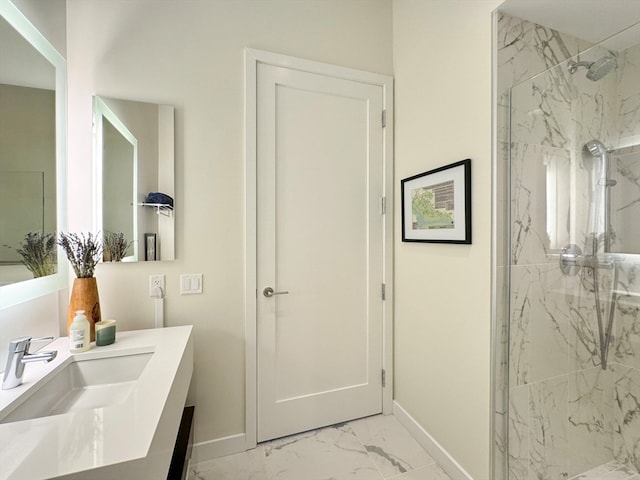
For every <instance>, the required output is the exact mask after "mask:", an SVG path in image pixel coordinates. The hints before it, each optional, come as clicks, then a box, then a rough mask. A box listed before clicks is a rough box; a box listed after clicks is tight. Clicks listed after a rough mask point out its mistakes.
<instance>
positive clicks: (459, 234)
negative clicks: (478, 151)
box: [400, 158, 471, 244]
mask: <svg viewBox="0 0 640 480" xmlns="http://www.w3.org/2000/svg"><path fill="white" fill-rule="evenodd" d="M400 186H401V192H402V193H401V196H402V241H403V242H429V243H466V244H470V243H471V160H470V159H468V158H467V159H466V160H461V161H459V162H455V163H452V164H450V165H445V166H444V167H440V168H436V169H435V170H429V171H428V172H424V173H421V174H419V175H414V176H413V177H409V178H405V179H404V180H402V181H401V185H400Z"/></svg>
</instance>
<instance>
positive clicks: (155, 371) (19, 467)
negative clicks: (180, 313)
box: [0, 326, 193, 480]
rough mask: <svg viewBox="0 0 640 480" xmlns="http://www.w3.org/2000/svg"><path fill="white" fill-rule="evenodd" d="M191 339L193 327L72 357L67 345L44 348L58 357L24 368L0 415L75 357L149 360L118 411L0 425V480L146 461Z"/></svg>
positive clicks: (132, 336) (137, 334)
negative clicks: (146, 356) (145, 356)
mask: <svg viewBox="0 0 640 480" xmlns="http://www.w3.org/2000/svg"><path fill="white" fill-rule="evenodd" d="M191 332H192V327H191V326H183V327H170V328H158V329H151V330H137V331H129V332H120V331H118V332H117V337H116V342H115V343H114V344H112V345H108V346H104V347H96V346H95V345H94V344H92V348H91V350H89V351H87V352H84V353H80V354H75V355H72V354H70V353H69V340H68V338H67V337H61V338H58V339H57V340H55V341H53V342H52V343H50V344H49V345H47V346H46V347H44V348H43V349H42V350H43V351H44V350H57V351H58V355H57V357H56V358H55V359H54V360H53V361H52V362H49V363H45V362H35V363H29V364H27V365H25V373H24V376H23V383H22V385H20V386H19V387H17V388H14V389H11V390H0V411H3V410H5V408H7V409H8V410H10V409H11V404H12V403H14V402H16V399H17V398H18V397H21V396H22V395H27V396H29V395H30V394H34V395H37V387H38V385H37V383H38V381H39V379H41V378H42V377H43V376H44V375H47V374H48V373H49V372H52V371H53V370H56V369H60V368H62V367H64V366H65V365H66V364H68V363H70V362H71V361H72V357H74V356H75V357H76V358H77V359H78V360H80V359H81V358H86V359H93V358H103V357H109V356H118V355H130V354H137V353H147V352H153V355H152V357H151V359H150V360H149V363H148V364H147V366H146V367H145V369H144V371H143V372H142V374H141V376H140V378H139V379H138V380H137V385H136V387H135V388H134V390H133V391H132V392H131V394H130V395H129V397H128V398H127V400H126V401H124V402H123V403H120V404H118V405H113V406H109V407H103V408H95V409H87V410H83V411H75V412H69V413H65V414H61V415H52V416H48V417H42V418H35V419H31V420H24V421H18V422H13V423H4V424H0V480H9V479H29V480H37V479H44V478H51V477H56V476H61V475H66V474H71V473H75V472H82V471H86V470H91V469H95V468H100V467H105V466H108V465H113V464H118V463H122V462H128V461H132V460H138V459H141V458H144V457H146V456H147V454H148V452H149V447H150V446H151V442H152V440H153V437H154V434H155V433H156V429H157V427H158V424H159V422H160V418H161V415H162V411H163V409H164V407H165V403H166V401H167V397H168V396H169V392H170V390H171V388H172V384H173V382H174V379H175V377H176V373H177V372H178V367H179V366H180V363H181V361H182V359H183V356H184V355H185V351H187V350H188V351H189V352H192V350H191V349H190V348H189V349H188V348H187V347H192V342H193V340H192V339H191ZM189 361H190V362H192V361H193V360H192V359H189ZM190 374H191V369H189V375H190ZM34 392H35V393H34ZM3 417H4V415H3Z"/></svg>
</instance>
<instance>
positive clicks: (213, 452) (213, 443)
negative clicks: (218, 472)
mask: <svg viewBox="0 0 640 480" xmlns="http://www.w3.org/2000/svg"><path fill="white" fill-rule="evenodd" d="M246 449H247V440H246V434H244V433H239V434H237V435H230V436H228V437H223V438H216V439H215V440H210V441H208V442H201V443H194V444H193V451H192V452H191V463H192V464H193V465H195V464H196V463H200V462H206V461H207V460H212V459H214V458H218V457H224V456H226V455H233V454H234V453H240V452H244V451H245V450H246Z"/></svg>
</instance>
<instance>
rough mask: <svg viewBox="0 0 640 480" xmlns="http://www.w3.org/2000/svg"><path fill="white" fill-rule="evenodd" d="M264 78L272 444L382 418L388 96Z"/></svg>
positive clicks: (261, 156) (264, 326) (288, 75)
mask: <svg viewBox="0 0 640 480" xmlns="http://www.w3.org/2000/svg"><path fill="white" fill-rule="evenodd" d="M257 79H258V80H257V197H256V199H257V287H258V291H257V297H258V298H257V379H258V381H257V396H258V400H257V437H258V441H264V440H267V439H271V438H277V437H281V436H284V435H289V434H292V433H297V432H301V431H305V430H309V429H312V428H317V427H320V426H324V425H330V424H334V423H337V422H341V421H345V420H350V419H353V418H358V417H362V416H366V415H371V414H375V413H379V412H381V411H382V382H381V372H382V354H383V349H382V328H383V324H382V322H383V310H384V307H383V299H382V295H381V285H382V281H383V267H384V222H383V215H382V212H381V208H380V200H381V197H382V196H383V192H384V161H383V126H382V110H383V92H382V87H380V86H376V85H370V84H366V83H361V82H357V81H352V80H347V79H344V78H336V77H332V76H326V75H320V74H316V73H308V72H303V71H299V70H293V69H289V68H284V67H277V66H272V65H264V64H259V65H258V71H257ZM267 288H271V289H273V291H274V292H275V293H274V294H273V295H268V291H267V294H265V289H267Z"/></svg>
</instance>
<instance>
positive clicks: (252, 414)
mask: <svg viewBox="0 0 640 480" xmlns="http://www.w3.org/2000/svg"><path fill="white" fill-rule="evenodd" d="M260 63H262V64H267V65H274V66H278V67H284V68H290V69H294V70H300V71H304V72H310V73H316V74H320V75H327V76H331V77H337V78H343V79H347V80H352V81H357V82H362V83H366V84H370V85H377V86H380V87H382V94H383V105H384V109H385V111H386V115H385V117H386V122H385V123H386V125H385V128H384V130H383V143H384V145H383V162H384V165H383V169H384V196H385V199H386V200H385V203H386V205H385V206H384V209H385V212H386V213H385V215H384V218H383V224H384V239H383V248H384V261H383V278H382V279H381V282H382V283H384V284H385V301H384V303H383V320H382V368H384V370H385V387H384V388H383V389H382V412H383V413H384V414H385V415H389V414H391V413H392V409H393V77H390V76H387V75H381V74H377V73H371V72H365V71H361V70H355V69H351V68H346V67H340V66H336V65H331V64H326V63H321V62H315V61H311V60H304V59H300V58H296V57H290V56H288V55H282V54H278V53H271V52H266V51H263V50H256V49H252V48H246V49H245V139H244V140H245V172H244V174H245V175H244V176H245V239H244V254H245V277H244V290H245V300H244V304H245V308H244V320H245V449H246V450H249V449H251V448H255V447H256V445H257V435H258V432H257V408H258V398H257V393H258V392H257V379H258V371H257V319H258V312H257V291H258V285H257V253H256V252H257V242H258V240H257V229H256V221H257V215H256V201H257V177H256V170H257V153H258V152H257V145H256V132H257V124H256V122H257V115H256V114H257V94H256V92H257V71H258V64H260ZM380 121H381V122H382V119H380Z"/></svg>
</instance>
